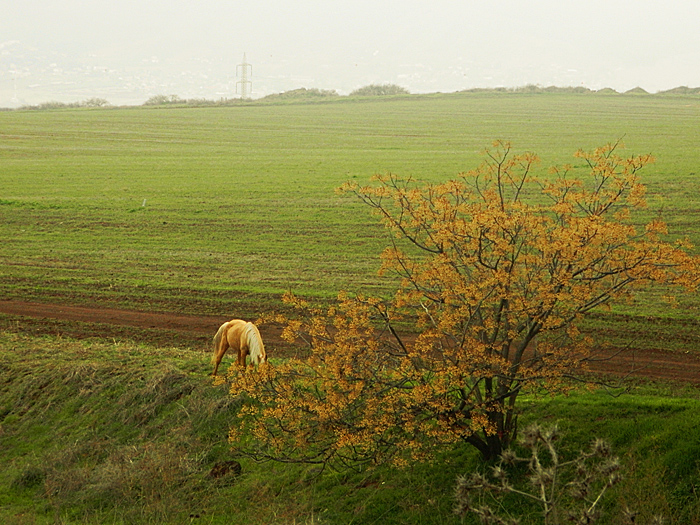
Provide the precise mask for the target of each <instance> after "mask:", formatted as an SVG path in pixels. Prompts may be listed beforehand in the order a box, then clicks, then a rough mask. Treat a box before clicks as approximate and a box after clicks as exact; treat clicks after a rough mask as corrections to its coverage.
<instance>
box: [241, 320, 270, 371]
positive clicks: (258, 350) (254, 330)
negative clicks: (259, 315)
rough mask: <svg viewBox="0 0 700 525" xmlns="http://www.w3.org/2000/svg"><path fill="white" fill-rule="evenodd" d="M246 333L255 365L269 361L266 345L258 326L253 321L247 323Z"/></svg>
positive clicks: (251, 357) (251, 359) (251, 358)
mask: <svg viewBox="0 0 700 525" xmlns="http://www.w3.org/2000/svg"><path fill="white" fill-rule="evenodd" d="M245 333H246V340H247V342H248V349H249V350H248V351H249V355H250V361H251V362H252V363H253V364H254V365H259V364H260V363H261V362H262V361H267V355H266V354H265V345H264V344H263V342H262V337H260V332H259V331H258V327H257V326H255V325H254V324H253V323H246V327H245Z"/></svg>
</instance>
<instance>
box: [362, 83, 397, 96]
mask: <svg viewBox="0 0 700 525" xmlns="http://www.w3.org/2000/svg"><path fill="white" fill-rule="evenodd" d="M409 94H410V92H409V91H408V90H407V89H406V88H403V87H401V86H397V85H396V84H370V85H369V86H364V87H361V88H359V89H356V90H355V91H353V92H352V93H350V96H351V97H353V96H357V97H383V96H388V95H409Z"/></svg>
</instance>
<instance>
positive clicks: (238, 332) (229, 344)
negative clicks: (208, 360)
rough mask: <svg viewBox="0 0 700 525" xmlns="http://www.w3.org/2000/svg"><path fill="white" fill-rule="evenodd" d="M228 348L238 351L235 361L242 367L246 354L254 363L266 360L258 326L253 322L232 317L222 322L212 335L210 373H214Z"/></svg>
mask: <svg viewBox="0 0 700 525" xmlns="http://www.w3.org/2000/svg"><path fill="white" fill-rule="evenodd" d="M229 348H232V349H233V350H234V351H236V352H238V360H237V362H238V364H239V365H240V366H242V367H243V368H245V364H246V363H245V358H246V356H248V355H249V356H250V361H251V363H253V364H254V365H258V364H260V363H264V362H267V354H266V353H265V345H263V342H262V337H260V332H258V327H257V326H255V325H254V324H253V323H248V322H246V321H241V320H240V319H234V320H232V321H229V322H227V323H224V324H222V325H221V327H219V330H218V331H217V332H216V335H215V336H214V356H213V358H212V363H214V373H213V374H212V375H214V376H215V375H216V372H217V371H218V370H219V364H220V363H221V359H223V357H224V354H225V353H226V350H228V349H229Z"/></svg>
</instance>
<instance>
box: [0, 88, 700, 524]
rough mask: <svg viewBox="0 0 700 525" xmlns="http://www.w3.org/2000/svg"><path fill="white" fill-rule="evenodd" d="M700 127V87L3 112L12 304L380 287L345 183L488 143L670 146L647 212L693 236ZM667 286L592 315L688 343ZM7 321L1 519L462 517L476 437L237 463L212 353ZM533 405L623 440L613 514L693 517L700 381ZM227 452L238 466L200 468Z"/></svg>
mask: <svg viewBox="0 0 700 525" xmlns="http://www.w3.org/2000/svg"><path fill="white" fill-rule="evenodd" d="M698 136H700V98H698V97H697V96H671V95H665V96H633V95H625V96H623V95H602V94H601V95H592V94H512V93H509V94H505V93H503V94H499V93H477V94H474V93H472V94H453V95H430V96H409V97H397V98H391V99H364V100H363V99H351V98H345V97H343V98H339V99H338V100H334V101H327V102H320V103H314V104H294V103H289V101H285V103H284V104H251V105H247V106H244V105H240V106H234V107H215V108H206V107H203V108H189V107H168V108H158V107H154V108H110V109H89V110H87V109H86V110H61V111H12V112H9V111H8V112H0V239H2V240H1V241H0V298H5V299H23V300H31V301H43V302H54V303H69V304H81V305H96V306H119V307H123V308H130V309H135V310H158V311H165V312H178V313H192V314H200V313H203V314H216V315H229V314H230V315H235V316H240V317H253V318H254V317H256V316H257V315H259V314H261V313H263V312H265V311H268V310H271V309H275V308H278V307H279V305H280V302H279V297H280V295H281V294H282V293H283V292H284V291H285V290H289V289H292V290H294V291H295V292H297V293H300V294H304V295H309V296H315V297H316V298H318V299H326V298H329V297H332V296H334V295H335V293H336V292H337V291H338V290H339V289H342V288H345V289H349V290H352V291H370V292H373V293H380V294H386V293H389V291H390V290H391V285H392V282H391V280H390V278H383V279H380V278H378V277H377V276H376V270H377V267H378V264H379V261H378V255H379V253H380V251H381V249H382V248H383V247H384V245H385V242H386V238H385V234H384V232H383V231H382V230H381V229H380V228H379V227H378V226H377V224H376V221H375V219H374V218H373V217H372V216H371V215H370V214H369V212H368V211H367V210H366V209H364V208H363V207H362V206H361V205H360V204H359V203H357V202H355V201H353V200H352V199H348V198H345V197H339V196H337V195H335V192H334V189H335V188H336V187H338V186H339V185H340V184H342V183H343V182H345V181H347V180H358V181H367V180H368V179H369V177H370V176H371V175H372V174H373V173H377V172H380V173H381V172H386V171H391V172H395V173H399V174H402V175H411V176H414V177H416V178H419V179H425V180H432V181H437V180H442V179H446V178H449V177H451V176H454V175H455V174H457V173H458V172H460V171H464V170H468V169H471V168H473V167H475V166H476V165H477V164H478V163H479V162H480V152H481V151H482V150H483V148H484V147H486V146H488V145H489V144H490V143H491V141H492V140H493V139H497V138H501V139H506V140H511V141H512V142H513V144H514V146H515V148H516V149H517V150H518V151H524V150H531V151H535V152H537V153H539V154H540V156H541V157H542V159H543V163H542V168H543V170H544V169H546V167H548V166H549V165H552V164H557V163H564V162H572V160H573V159H572V154H573V153H574V151H576V150H577V149H578V148H584V149H590V148H594V147H596V146H599V145H602V144H604V143H606V142H610V141H615V140H617V139H618V138H620V137H624V142H625V144H626V145H627V150H626V151H627V153H629V154H641V153H647V152H650V153H652V154H654V155H655V156H656V157H657V159H658V161H657V163H656V164H654V165H652V166H651V167H649V168H648V169H647V170H646V171H645V173H644V177H645V180H646V183H647V184H648V187H649V191H650V195H649V201H650V204H651V208H650V211H649V213H648V214H647V217H650V216H652V215H654V214H655V213H656V212H657V211H659V210H662V211H663V214H664V217H665V218H666V220H667V221H668V222H669V224H670V227H671V231H672V235H673V236H685V235H687V236H690V237H691V239H692V240H693V241H694V242H695V244H696V245H700V213H699V211H700V196H699V194H700V192H698V190H699V189H700V187H699V186H700V184H699V183H698V167H699V166H700V149H698V148H697V144H696V141H697V137H698ZM644 218H645V217H640V219H644ZM660 293H661V292H658V293H650V294H646V295H644V296H641V297H640V298H639V300H637V301H636V302H635V303H633V304H631V305H623V306H620V307H618V308H616V309H615V311H614V312H612V313H611V314H603V313H601V314H600V315H597V316H596V317H594V318H593V319H592V320H591V323H590V325H589V327H590V328H591V329H593V330H596V331H598V332H601V333H603V334H605V335H607V336H608V337H609V338H610V339H612V340H613V342H614V343H615V344H619V345H624V344H627V343H632V344H633V345H637V346H639V347H641V346H649V347H655V348H665V349H671V350H678V351H685V352H697V351H698V348H699V347H700V345H699V343H700V324H699V321H698V318H700V314H699V311H698V310H699V307H700V299H699V298H697V297H684V298H682V299H681V306H682V307H681V308H679V309H676V310H668V309H667V308H666V307H665V306H663V305H659V304H658V297H659V295H660ZM0 321H1V324H0V326H2V327H3V328H4V329H3V330H0V363H1V364H0V464H2V467H0V521H2V522H3V523H16V524H20V523H21V524H25V523H242V524H248V523H249V524H254V523H255V524H258V523H260V524H263V523H265V524H270V523H280V524H281V523H300V524H301V523H318V524H324V523H339V524H340V523H342V524H349V523H357V524H360V523H362V524H372V523H397V524H398V523H425V524H433V523H435V524H437V523H441V524H447V523H460V520H459V519H457V518H456V517H454V516H453V515H452V513H451V508H452V505H453V501H452V490H453V483H454V478H455V476H456V475H458V474H462V473H464V471H465V470H469V469H473V468H477V466H478V465H479V462H478V460H477V458H476V457H475V455H474V453H473V452H472V451H471V450H461V449H456V450H453V451H450V452H449V453H447V454H446V455H444V456H441V458H440V460H439V464H438V468H436V467H435V465H433V466H430V465H415V466H413V467H412V468H410V469H408V470H405V471H394V470H390V469H382V468H380V469H377V470H373V471H365V472H360V473H352V474H351V473H343V474H337V473H324V475H323V476H320V477H318V476H316V474H318V473H317V472H314V471H313V470H310V469H309V468H307V467H301V466H280V465H274V464H262V465H259V464H255V463H248V462H245V461H244V460H243V459H242V458H236V457H235V455H234V453H233V452H232V451H231V449H230V447H229V445H228V443H227V442H226V433H227V430H228V428H229V426H230V425H231V424H232V421H233V420H234V419H235V414H236V411H237V409H238V405H237V401H236V399H235V398H233V397H231V396H230V395H228V393H227V392H226V390H225V388H219V389H217V388H213V387H212V385H211V382H210V380H208V378H207V377H206V375H205V374H206V373H207V372H209V367H208V363H207V361H208V359H207V356H206V355H205V354H203V353H202V352H201V351H200V350H201V349H198V348H186V347H183V346H180V347H178V348H170V347H168V346H167V345H163V344H160V343H159V344H157V345H154V344H151V343H148V342H147V341H146V340H145V339H142V338H141V333H140V332H137V331H135V330H134V331H131V332H129V329H128V328H124V327H122V328H121V329H120V330H121V331H119V333H117V332H114V336H113V335H112V333H110V337H107V338H104V339H99V338H95V339H91V340H86V341H77V340H71V339H68V338H57V337H49V336H46V337H38V338H37V337H35V336H34V335H28V334H36V333H41V332H42V330H41V326H39V325H41V324H42V323H44V324H48V323H52V322H53V321H33V322H30V321H29V320H26V319H24V320H23V319H14V318H9V317H6V316H5V317H2V318H0ZM58 331H60V330H58ZM273 355H274V354H273ZM523 408H524V413H523V419H524V420H538V421H544V422H545V423H548V422H551V423H554V422H557V423H559V424H560V425H561V426H562V428H563V429H564V430H565V432H566V436H567V439H571V441H570V443H569V444H568V445H567V447H570V448H569V450H574V449H576V448H577V447H584V446H586V445H587V443H588V442H589V441H590V439H591V437H592V436H601V437H605V438H608V439H609V440H610V441H611V442H612V444H613V446H614V447H615V449H616V450H617V451H618V453H619V454H620V455H621V457H622V460H623V464H624V466H625V469H626V476H627V478H628V482H626V483H625V484H623V485H622V486H620V487H618V488H617V489H616V492H615V493H614V494H612V495H611V498H610V503H609V504H608V505H609V507H608V510H609V511H610V512H611V514H614V513H615V512H616V511H619V508H620V506H621V505H622V504H625V503H627V504H629V505H630V506H636V507H637V508H639V509H640V510H641V511H642V512H643V513H645V515H650V514H652V513H657V512H662V513H664V514H666V515H667V516H669V517H670V518H671V523H678V524H694V523H700V522H699V521H698V518H697V516H698V515H700V503H699V502H700V498H699V497H698V493H697V490H698V487H700V442H699V441H698V440H697V438H696V437H693V436H697V435H698V428H699V426H700V420H699V419H698V409H699V408H700V407H699V406H698V392H697V390H694V389H683V388H680V387H671V386H654V385H644V386H639V387H638V389H637V390H635V393H634V394H631V395H626V396H624V397H622V398H619V399H614V398H611V397H609V396H607V395H605V394H604V393H602V392H592V393H587V392H577V395H575V396H571V397H568V398H556V399H553V400H546V401H545V400H542V399H524V403H523ZM234 458H236V459H238V460H239V461H240V462H241V464H242V474H241V476H240V477H236V478H234V479H224V480H213V479H211V478H210V477H209V476H208V473H209V471H210V469H211V468H212V467H213V466H214V465H215V464H216V463H217V462H221V461H226V460H231V459H234ZM610 523H617V522H616V521H614V520H613V521H610Z"/></svg>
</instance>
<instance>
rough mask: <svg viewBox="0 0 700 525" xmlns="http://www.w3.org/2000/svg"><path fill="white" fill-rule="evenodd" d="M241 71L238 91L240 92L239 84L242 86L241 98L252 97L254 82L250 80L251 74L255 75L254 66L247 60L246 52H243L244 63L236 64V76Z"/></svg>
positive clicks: (237, 83)
mask: <svg viewBox="0 0 700 525" xmlns="http://www.w3.org/2000/svg"><path fill="white" fill-rule="evenodd" d="M239 71H240V72H241V73H240V75H241V76H240V80H239V81H238V82H236V93H238V85H239V84H240V86H241V98H243V99H246V98H250V94H251V93H252V92H253V82H252V80H248V77H249V76H251V77H252V76H253V66H252V65H251V64H249V63H248V62H246V59H245V53H243V63H242V64H238V65H237V66H236V76H238V72H239Z"/></svg>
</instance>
